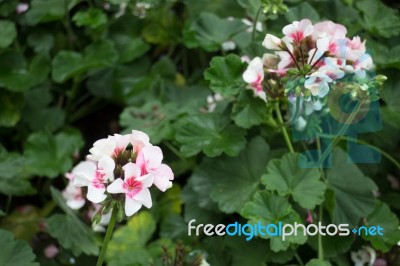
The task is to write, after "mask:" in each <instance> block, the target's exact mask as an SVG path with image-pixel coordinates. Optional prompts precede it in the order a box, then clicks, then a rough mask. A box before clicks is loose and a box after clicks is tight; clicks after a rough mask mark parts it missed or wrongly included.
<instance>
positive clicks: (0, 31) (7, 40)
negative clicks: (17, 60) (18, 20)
mask: <svg viewBox="0 0 400 266" xmlns="http://www.w3.org/2000/svg"><path fill="white" fill-rule="evenodd" d="M15 37H17V28H16V27H15V23H14V22H12V21H10V20H4V19H2V20H0V48H7V47H8V46H10V45H11V44H12V43H13V41H14V39H15Z"/></svg>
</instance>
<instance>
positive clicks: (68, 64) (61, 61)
mask: <svg viewBox="0 0 400 266" xmlns="http://www.w3.org/2000/svg"><path fill="white" fill-rule="evenodd" d="M117 59H118V52H117V51H116V50H115V48H114V44H113V42H112V41H110V40H101V41H97V42H95V43H92V44H90V45H89V46H87V47H86V48H85V51H84V53H83V55H82V54H80V53H77V52H72V51H61V52H59V53H58V54H57V55H56V56H55V57H54V59H53V61H52V66H53V70H52V78H53V80H54V81H55V82H57V83H62V82H64V81H66V80H67V79H69V78H71V77H76V76H79V75H80V74H82V73H83V72H85V71H87V70H89V69H93V68H104V67H108V66H112V65H113V64H114V63H115V62H116V61H117Z"/></svg>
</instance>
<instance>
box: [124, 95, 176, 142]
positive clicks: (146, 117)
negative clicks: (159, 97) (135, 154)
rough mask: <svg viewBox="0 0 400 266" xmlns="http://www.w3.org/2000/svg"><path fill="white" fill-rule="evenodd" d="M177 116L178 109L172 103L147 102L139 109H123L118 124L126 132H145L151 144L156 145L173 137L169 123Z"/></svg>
mask: <svg viewBox="0 0 400 266" xmlns="http://www.w3.org/2000/svg"><path fill="white" fill-rule="evenodd" d="M178 114H179V109H178V108H176V105H175V104H174V103H167V104H164V105H161V103H159V102H148V103H146V104H145V105H144V106H141V107H127V108H125V109H124V110H123V111H122V113H121V115H120V124H121V126H123V127H125V128H126V130H125V131H126V132H131V131H132V129H136V130H141V131H144V132H146V133H147V134H148V135H149V136H150V139H151V141H152V143H154V144H157V143H160V142H161V141H162V140H164V139H171V138H172V137H173V135H174V132H173V128H172V125H171V122H172V120H173V119H175V118H176V117H177V116H178Z"/></svg>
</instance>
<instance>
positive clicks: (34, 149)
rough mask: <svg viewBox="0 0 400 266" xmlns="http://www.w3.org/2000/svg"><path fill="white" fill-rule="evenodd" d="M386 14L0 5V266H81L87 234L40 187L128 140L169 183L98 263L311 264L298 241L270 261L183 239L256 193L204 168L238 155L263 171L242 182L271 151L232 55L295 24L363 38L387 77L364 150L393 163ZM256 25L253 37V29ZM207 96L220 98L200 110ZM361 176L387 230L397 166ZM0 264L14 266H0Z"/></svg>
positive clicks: (354, 6)
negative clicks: (112, 140) (105, 140)
mask: <svg viewBox="0 0 400 266" xmlns="http://www.w3.org/2000/svg"><path fill="white" fill-rule="evenodd" d="M260 7H262V8H261V9H260ZM399 8H400V4H399V2H397V1H389V0H387V1H378V0H329V1H328V0H326V1H324V0H313V1H300V0H284V1H279V0H149V1H135V0H108V1H107V0H104V1H103V0H87V1H85V0H32V1H28V0H27V1H17V0H0V99H1V100H0V140H1V145H0V217H2V218H0V219H1V228H2V229H0V246H1V247H3V245H7V249H3V248H2V250H0V265H13V266H14V265H24V266H26V265H35V264H34V263H33V262H32V261H34V259H35V256H36V257H37V258H36V261H39V262H40V263H41V265H70V264H71V265H73V264H75V265H76V264H78V265H92V264H94V261H95V258H96V257H95V255H96V254H97V253H98V245H99V243H100V240H101V235H99V234H94V233H93V232H92V231H91V230H90V229H89V227H88V226H87V225H88V224H90V222H89V221H88V219H87V218H82V215H79V214H77V213H75V212H73V211H71V210H70V209H68V207H66V206H65V203H63V200H62V197H61V196H60V193H59V192H58V190H57V189H54V188H52V187H56V188H58V189H59V190H62V189H63V188H64V186H65V178H64V177H63V175H64V173H65V172H67V171H69V170H70V169H71V167H72V166H73V165H74V163H75V162H77V161H78V160H79V159H82V158H83V156H84V155H85V154H86V153H87V151H88V148H89V147H90V146H91V144H92V143H93V142H94V141H95V140H97V139H99V138H102V137H105V136H106V135H108V134H113V133H118V132H121V131H122V132H124V131H126V132H128V131H130V130H131V129H137V130H143V131H145V132H146V133H148V134H149V135H150V137H151V139H152V142H153V143H154V144H160V145H161V147H163V151H164V153H165V157H166V160H167V161H168V162H169V164H170V165H172V167H173V170H174V173H175V175H176V183H175V186H174V188H173V189H172V190H169V191H168V192H167V193H165V194H164V195H156V197H155V200H156V201H157V204H155V207H154V208H153V209H151V210H150V211H142V212H141V213H140V214H138V215H137V216H134V217H133V218H132V219H131V220H130V221H129V222H128V223H127V224H126V225H123V226H121V227H120V228H118V229H117V231H116V232H115V236H114V238H113V240H112V242H111V244H110V250H109V252H108V256H107V261H108V263H109V265H122V266H123V265H150V264H152V265H164V264H162V263H163V262H165V261H167V262H168V261H171V263H172V261H173V260H174V259H175V260H176V259H177V258H178V260H179V259H181V258H183V259H181V260H182V261H183V260H185V261H186V262H187V263H192V264H193V265H196V263H197V262H196V261H197V260H198V257H199V256H198V254H202V255H201V256H203V257H204V256H206V259H207V261H209V262H210V263H211V265H261V263H268V265H275V264H285V263H291V262H292V263H295V260H294V257H295V256H297V252H298V253H300V254H301V257H302V258H303V260H304V261H305V262H306V261H308V260H309V259H311V258H313V257H315V251H314V250H313V249H314V248H315V246H316V245H315V241H314V240H313V239H311V240H309V241H308V244H307V245H303V246H301V247H300V248H298V246H299V245H298V243H296V242H295V243H294V244H293V245H291V248H289V249H286V250H284V251H279V252H276V250H275V251H274V250H271V249H270V245H269V240H260V239H255V240H252V241H251V242H249V243H246V242H245V241H244V240H243V238H234V239H230V241H225V238H198V237H188V236H187V231H186V230H187V227H186V222H187V221H188V220H190V219H192V218H195V219H197V221H198V222H207V223H218V222H229V221H233V220H235V219H236V220H237V219H243V218H241V217H240V215H239V214H238V213H240V210H241V208H242V207H243V204H244V203H245V202H246V201H248V199H249V198H250V197H251V195H253V194H254V193H255V191H256V189H257V187H258V186H259V183H258V182H259V181H257V180H252V179H251V177H250V179H249V178H247V176H246V174H247V173H246V172H243V173H240V174H243V176H241V177H242V178H236V179H234V181H232V179H231V176H229V175H227V173H222V172H221V171H219V169H221V168H223V167H228V168H229V167H231V166H232V165H235V164H241V163H242V165H243V162H242V161H241V160H240V156H248V158H252V159H254V160H255V161H257V160H259V159H260V158H262V159H264V164H261V166H262V167H261V166H257V167H261V169H252V171H256V172H257V173H258V172H260V175H261V174H262V173H263V171H264V170H265V166H266V162H267V161H268V160H269V158H275V157H279V156H280V155H281V154H283V152H282V148H281V147H282V146H283V145H281V144H282V143H283V140H281V137H280V135H279V132H277V130H276V128H275V127H276V121H275V119H274V117H273V116H272V115H271V113H269V112H268V111H265V110H264V109H262V108H263V105H262V104H261V103H260V101H259V100H258V99H256V98H253V97H251V95H249V94H248V93H247V92H246V91H244V89H243V88H244V83H243V81H242V79H241V74H242V73H243V71H244V68H245V64H243V63H242V62H241V60H240V57H239V56H244V55H246V56H249V57H254V56H260V55H262V54H263V53H264V52H265V51H264V48H263V47H262V46H261V42H262V40H263V38H264V36H265V33H266V32H267V31H268V32H269V33H272V34H276V35H280V30H281V29H282V27H283V26H284V25H286V24H288V23H291V22H292V21H294V20H299V19H302V18H309V19H311V20H312V21H313V22H318V21H322V20H326V19H329V20H333V21H335V22H337V23H341V24H343V25H345V26H346V27H347V29H348V31H349V35H359V36H361V37H362V38H363V39H366V40H367V49H368V51H369V52H370V53H371V55H372V57H373V59H374V63H375V64H376V72H378V73H380V74H385V75H387V76H388V81H387V82H386V84H385V87H384V89H383V91H382V98H383V101H382V108H381V112H382V116H383V119H384V121H385V126H384V128H383V130H382V131H380V132H375V133H370V134H367V135H366V136H363V139H365V140H368V141H369V142H370V143H372V144H374V145H376V146H378V147H380V148H382V149H384V150H385V151H387V152H388V153H390V154H392V155H393V156H394V157H395V158H399V148H398V143H399V140H400V134H399V133H400V131H399V129H400V103H399V100H400V89H399V86H400V72H399V69H400V44H399V43H400V16H399V11H398V10H399ZM259 10H261V11H263V12H259ZM264 12H265V13H264ZM244 18H246V19H248V22H250V24H249V23H244V22H243V21H242V19H244ZM255 20H258V21H260V22H261V25H262V29H261V31H258V30H257V29H256V30H255V31H254V29H255V28H256V27H254V25H253V23H252V21H253V22H254V21H255ZM229 53H233V55H229V56H227V55H228V54H229ZM235 54H236V55H235ZM216 56H223V57H216ZM210 62H211V63H210ZM206 69H207V71H206ZM204 72H205V75H203V73H204ZM210 88H211V90H210ZM227 88H228V89H227ZM213 92H214V93H220V94H221V95H222V96H223V97H224V98H225V100H223V101H222V102H220V103H219V104H218V106H217V109H216V110H215V111H214V112H213V113H209V112H208V108H209V107H210V106H209V104H208V103H207V96H209V95H212V93H213ZM238 94H239V96H238ZM234 96H237V98H235V100H233V101H232V100H231V99H232V97H233V98H234ZM257 135H261V136H263V137H264V138H265V139H267V141H268V143H269V145H268V144H267V143H265V141H263V140H261V139H259V138H255V139H253V137H254V136H257ZM251 139H253V140H252V141H250V140H251ZM296 146H297V144H296ZM299 147H300V148H299ZM269 149H271V152H268V153H267V151H269ZM298 149H301V145H300V146H298ZM239 153H240V154H241V155H239ZM264 153H265V154H264ZM223 154H224V155H223ZM238 155H239V157H232V156H238ZM205 157H213V158H212V159H207V158H205ZM260 160H261V159H260ZM247 163H248V164H250V165H248V167H253V166H252V165H251V162H247ZM215 165H217V166H220V167H221V168H218V167H216V166H215ZM243 167H246V165H244V166H243ZM257 167H256V168H257ZM360 168H361V170H362V171H363V174H365V175H368V176H369V177H371V178H372V179H373V180H374V182H375V183H376V184H377V185H378V187H379V190H380V193H381V197H380V200H381V201H382V202H384V203H385V204H387V205H384V206H385V207H384V208H378V209H379V210H380V211H382V212H384V215H387V217H391V218H387V219H388V220H390V221H392V224H394V225H396V219H397V218H396V217H394V218H393V217H392V216H391V215H392V214H393V213H392V212H394V213H396V214H398V213H399V212H400V195H399V192H398V190H397V191H396V190H395V189H393V188H392V187H391V186H390V182H389V181H388V179H387V178H386V177H387V176H388V175H390V176H392V177H393V178H394V179H397V181H398V179H399V169H397V168H395V167H394V166H393V165H392V164H390V162H388V161H387V160H385V159H384V160H382V162H381V163H380V164H377V165H362V166H360ZM238 171H240V169H238ZM341 171H344V172H342V174H345V173H346V169H341ZM357 171H358V170H357ZM211 177H213V178H211ZM210 179H212V182H211V183H210ZM226 186H228V190H226V189H225V188H226ZM229 186H230V187H229ZM221 189H222V190H221ZM224 189H225V190H224ZM219 191H225V192H224V193H219ZM153 195H154V194H153ZM277 204H278V203H277ZM56 205H58V206H59V208H56ZM386 206H389V207H390V209H391V210H392V212H390V209H389V208H388V207H386ZM300 215H301V217H302V219H303V220H304V217H305V213H300ZM382 219H383V218H382ZM243 221H244V220H243ZM397 223H398V221H397ZM394 230H396V229H394ZM10 232H12V234H10ZM15 238H16V239H15ZM395 240H396V239H394V241H393V239H392V240H387V239H386V240H382V243H378V244H376V245H374V247H375V248H377V247H378V249H379V250H381V251H382V254H381V256H383V257H385V258H386V259H387V260H388V261H389V262H390V263H391V264H388V265H399V264H396V263H398V262H399V261H400V255H399V248H398V247H393V248H392V245H393V243H394V242H395ZM386 242H387V243H390V244H385V243H386ZM27 243H29V244H30V245H31V247H29V246H28V244H27ZM52 243H57V246H58V247H59V249H60V253H59V254H58V255H57V257H56V259H54V260H47V259H46V258H45V255H44V250H45V247H46V246H48V245H49V244H52ZM335 243H337V244H335ZM362 243H363V242H361V240H360V239H358V240H357V241H353V239H351V240H346V239H344V238H341V239H331V240H330V242H329V243H328V241H327V243H325V244H326V247H325V249H324V250H325V252H326V254H325V257H328V258H332V261H335V263H337V264H338V265H351V264H350V262H349V261H350V260H349V253H348V251H349V250H350V249H351V248H354V247H356V246H360V245H361V244H362ZM352 245H353V246H352ZM382 245H383V246H382ZM161 247H163V248H161ZM310 247H311V248H310ZM296 249H298V251H296ZM15 252H17V253H15ZM16 254H18V256H17V255H16ZM204 254H205V255H204ZM17 257H18V258H17ZM7 258H9V259H10V260H9V261H13V264H4V261H7ZM14 262H15V263H14ZM31 262H32V263H31ZM2 263H3V264H2ZM168 265H169V264H168ZM310 265H311V264H310ZM315 265H317V264H315Z"/></svg>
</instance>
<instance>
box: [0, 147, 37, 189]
mask: <svg viewBox="0 0 400 266" xmlns="http://www.w3.org/2000/svg"><path fill="white" fill-rule="evenodd" d="M25 163H26V162H25V158H24V157H23V156H21V155H19V154H17V153H8V152H7V151H5V150H4V151H2V152H0V193H2V194H5V195H10V196H11V195H16V196H24V195H32V194H34V193H35V192H36V190H35V189H34V188H33V187H32V186H31V184H30V182H29V180H27V176H28V175H29V172H27V169H26V166H25Z"/></svg>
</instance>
